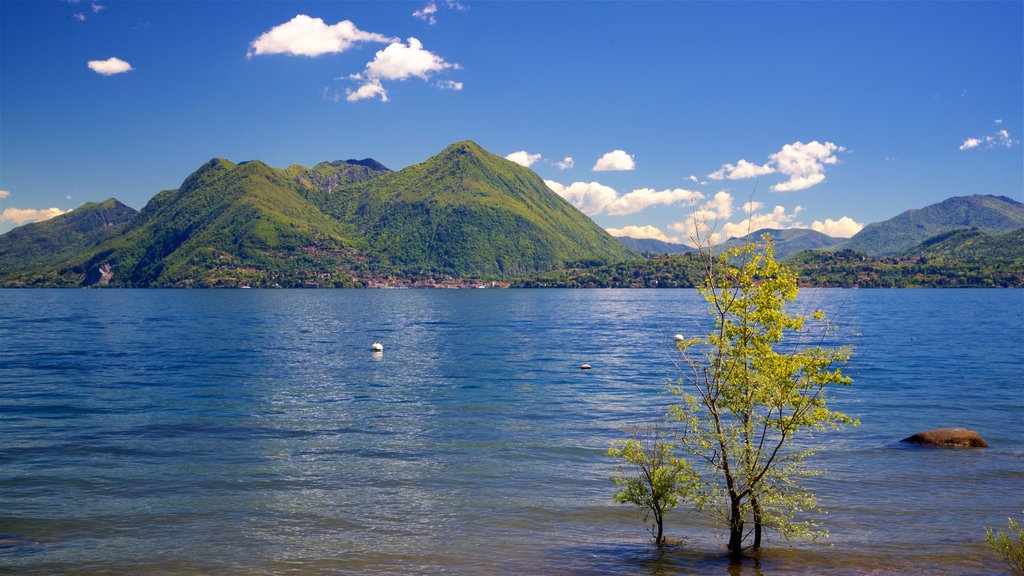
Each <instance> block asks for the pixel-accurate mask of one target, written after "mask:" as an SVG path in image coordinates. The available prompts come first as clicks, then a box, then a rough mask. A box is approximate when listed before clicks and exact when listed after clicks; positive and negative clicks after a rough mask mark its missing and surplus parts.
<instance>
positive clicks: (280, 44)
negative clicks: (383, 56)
mask: <svg viewBox="0 0 1024 576" xmlns="http://www.w3.org/2000/svg"><path fill="white" fill-rule="evenodd" d="M393 41H395V39H394V38H389V37H387V36H384V35H383V34H376V33H373V32H365V31H363V30H360V29H359V28H356V25H355V24H353V23H352V22H351V21H350V20H342V21H341V22H338V23H337V24H333V25H330V26H328V25H327V24H326V23H325V22H324V21H323V20H322V19H320V18H311V17H309V16H307V15H305V14H299V15H297V16H295V17H294V18H292V19H291V20H289V21H288V22H285V23H284V24H278V25H277V26H274V27H273V28H271V29H270V30H269V31H267V32H264V33H263V34H261V35H260V37H259V38H257V39H255V40H253V41H252V43H251V44H250V48H249V52H248V53H247V56H248V57H249V58H252V57H253V56H260V55H263V54H291V55H293V56H310V57H314V56H320V55H321V54H334V53H338V52H344V51H345V50H348V49H349V48H351V47H352V45H353V44H355V43H357V42H393Z"/></svg>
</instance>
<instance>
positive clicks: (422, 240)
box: [0, 142, 635, 287]
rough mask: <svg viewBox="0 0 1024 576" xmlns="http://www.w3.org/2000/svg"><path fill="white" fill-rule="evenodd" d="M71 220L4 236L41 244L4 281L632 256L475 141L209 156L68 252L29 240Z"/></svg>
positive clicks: (209, 279) (367, 276)
mask: <svg viewBox="0 0 1024 576" xmlns="http://www.w3.org/2000/svg"><path fill="white" fill-rule="evenodd" d="M129 210H130V209H129ZM76 212H77V211H76ZM83 213H84V212H83ZM73 214H74V213H73ZM67 220H68V218H65V217H62V219H54V220H52V221H49V222H44V223H40V225H38V226H33V227H32V228H29V229H28V231H27V232H26V231H25V230H23V229H17V230H16V231H17V234H15V231H12V232H11V233H9V234H7V235H4V236H3V237H2V238H3V239H4V244H3V245H4V246H10V249H9V250H8V251H7V253H6V256H5V257H6V258H7V259H8V260H9V261H15V260H17V259H18V258H21V257H24V256H25V255H26V254H29V253H30V251H31V250H35V251H34V252H31V254H32V255H33V258H34V259H33V260H32V261H31V262H30V265H26V266H23V267H21V268H18V269H17V270H15V269H13V268H12V269H10V270H3V269H0V284H2V285H7V286H97V285H99V286H107V285H109V286H124V287H151V286H239V285H250V286H274V285H280V286H301V285H312V284H315V285H318V286H354V285H361V284H364V283H368V282H370V281H371V280H372V279H374V278H377V277H380V276H392V275H396V276H405V277H408V276H417V275H419V276H426V275H448V276H456V277H462V278H466V277H485V278H508V277H513V276H516V275H523V274H531V273H534V272H537V271H544V270H549V269H552V268H558V267H561V266H563V265H565V264H566V263H567V262H575V261H607V262H611V261H620V260H623V259H625V258H628V257H631V256H635V254H634V253H632V252H631V251H629V250H628V249H627V248H625V247H624V246H622V245H621V244H619V243H618V242H617V241H616V240H615V239H614V238H613V237H611V236H610V235H608V234H607V233H606V232H605V231H604V230H603V229H601V228H600V227H599V226H597V225H596V224H594V223H593V222H592V221H591V220H590V219H589V218H587V217H586V216H585V215H583V214H582V213H581V212H579V211H578V210H576V209H575V208H574V207H572V206H571V205H570V204H569V203H568V202H566V201H565V200H563V199H562V198H561V197H559V196H558V195H557V194H555V193H554V192H552V191H551V190H549V189H548V188H547V186H546V185H545V184H544V182H543V181H542V180H541V179H540V177H538V176H537V175H536V174H534V173H533V172H532V171H530V170H528V169H526V168H523V167H521V166H519V165H517V164H515V163H513V162H510V161H508V160H505V159H504V158H501V157H498V156H495V155H493V154H491V153H489V152H486V151H485V150H483V149H482V148H480V147H479V146H477V145H476V144H474V143H472V142H462V143H459V144H455V145H452V146H450V147H449V148H447V149H445V150H444V151H443V152H441V153H440V154H438V155H436V156H434V157H433V158H431V159H429V160H427V161H426V162H423V163H421V164H416V165H414V166H410V167H408V168H406V169H404V170H401V171H398V172H391V171H389V170H388V169H387V168H385V167H384V166H382V165H380V164H379V163H377V162H376V161H374V160H370V159H366V160H348V161H338V162H329V163H328V162H324V163H320V164H317V165H316V166H314V167H313V168H305V167H302V166H297V165H296V166H290V167H288V168H285V169H274V168H271V167H269V166H267V165H266V164H263V163H262V162H259V161H250V162H242V163H239V164H234V163H232V162H230V161H228V160H223V159H213V160H211V161H210V162H208V163H206V164H205V165H203V166H202V167H201V168H200V169H199V170H197V171H196V172H194V173H193V174H191V175H190V176H189V177H188V178H186V179H185V181H184V182H183V183H182V185H181V186H180V187H179V188H177V189H174V190H165V191H163V192H160V193H159V194H157V195H156V196H155V197H153V199H151V200H150V201H149V203H148V204H147V205H146V206H145V207H144V208H143V209H142V210H141V211H140V212H139V213H138V214H137V215H135V216H134V217H132V218H130V219H127V220H126V221H125V222H124V223H123V224H121V225H120V227H119V228H117V230H110V231H105V232H104V233H105V234H106V236H104V237H102V238H100V237H97V238H96V239H93V240H90V241H87V242H86V241H82V242H78V243H75V244H73V245H72V244H70V243H67V242H66V241H64V240H61V241H60V242H64V243H62V244H61V245H60V246H58V247H57V248H59V249H57V248H52V247H51V246H56V244H57V243H58V240H56V239H53V240H52V241H51V243H50V244H49V245H46V244H40V247H39V248H38V249H35V248H32V247H31V245H32V242H30V241H26V240H23V238H27V237H28V236H29V233H30V232H32V231H33V230H37V231H38V234H37V235H40V234H41V235H43V236H50V235H51V234H50V232H51V231H53V233H54V234H57V233H59V232H58V231H59V226H60V225H61V223H62V222H65V221H67ZM26 228H27V227H26ZM8 237H10V238H11V240H8ZM64 244H67V245H66V246H65V245H64Z"/></svg>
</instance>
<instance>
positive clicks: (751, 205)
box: [743, 200, 764, 214]
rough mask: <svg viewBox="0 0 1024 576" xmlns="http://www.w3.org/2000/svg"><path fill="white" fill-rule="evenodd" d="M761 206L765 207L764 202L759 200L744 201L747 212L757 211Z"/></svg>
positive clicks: (744, 210) (744, 209) (745, 211)
mask: <svg viewBox="0 0 1024 576" xmlns="http://www.w3.org/2000/svg"><path fill="white" fill-rule="evenodd" d="M761 208H764V204H763V203H761V202H757V201H755V200H751V201H749V202H744V203H743V212H744V213H745V214H750V213H751V212H757V211H758V210H760V209H761Z"/></svg>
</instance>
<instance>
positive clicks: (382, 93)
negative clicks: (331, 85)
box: [345, 80, 388, 102]
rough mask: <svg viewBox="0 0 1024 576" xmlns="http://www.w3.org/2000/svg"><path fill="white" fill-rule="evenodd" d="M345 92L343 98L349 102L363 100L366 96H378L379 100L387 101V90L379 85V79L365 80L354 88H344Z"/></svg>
mask: <svg viewBox="0 0 1024 576" xmlns="http://www.w3.org/2000/svg"><path fill="white" fill-rule="evenodd" d="M345 93H346V94H347V96H345V99H346V100H348V101H349V102H356V101H358V100H365V99H366V98H380V101H381V102H387V101H388V92H387V90H385V89H384V86H382V85H381V83H380V80H367V81H366V82H363V83H362V84H361V85H360V86H359V88H356V89H355V90H353V89H351V88H348V89H346V90H345Z"/></svg>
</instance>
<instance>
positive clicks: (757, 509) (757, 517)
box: [750, 496, 763, 550]
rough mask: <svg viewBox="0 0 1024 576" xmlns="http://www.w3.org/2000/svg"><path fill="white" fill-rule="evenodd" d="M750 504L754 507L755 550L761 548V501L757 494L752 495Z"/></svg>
mask: <svg viewBox="0 0 1024 576" xmlns="http://www.w3.org/2000/svg"><path fill="white" fill-rule="evenodd" d="M750 506H751V507H752V508H753V509H754V550H760V549H761V527H762V526H763V524H762V517H761V503H760V502H758V501H757V497H756V496H751V497H750Z"/></svg>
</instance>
